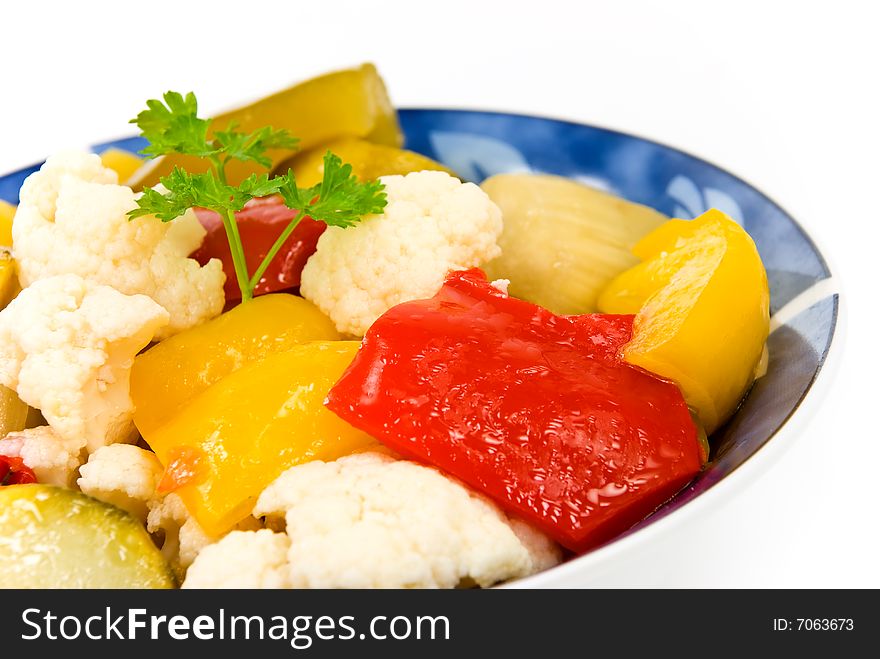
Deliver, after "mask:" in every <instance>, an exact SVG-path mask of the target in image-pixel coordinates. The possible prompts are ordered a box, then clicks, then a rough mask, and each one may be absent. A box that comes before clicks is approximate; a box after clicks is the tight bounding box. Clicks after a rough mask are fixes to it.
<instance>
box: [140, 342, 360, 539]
mask: <svg viewBox="0 0 880 659" xmlns="http://www.w3.org/2000/svg"><path fill="white" fill-rule="evenodd" d="M359 346H360V343H359V342H357V341H328V342H325V341H319V342H313V343H306V344H303V345H301V346H297V347H296V348H293V349H291V350H289V351H287V352H282V353H278V354H274V355H270V356H269V357H266V358H265V359H263V360H262V361H259V362H256V363H254V364H251V365H249V366H247V367H245V368H242V369H240V370H238V371H236V372H234V373H232V374H231V375H229V376H227V377H226V378H224V379H223V380H221V381H220V382H218V383H217V384H215V385H214V386H212V387H210V388H208V389H206V390H205V391H204V392H202V394H201V395H199V396H198V397H196V398H195V399H194V400H192V401H191V402H190V403H189V405H187V406H186V407H185V408H184V409H182V410H181V411H180V412H179V413H178V414H177V415H175V416H174V417H173V418H172V419H171V420H170V421H169V422H168V423H166V424H165V425H163V426H162V427H161V428H158V429H156V430H154V431H152V432H150V433H148V434H146V435H145V439H146V440H147V442H148V443H149V444H150V446H151V447H152V448H153V450H154V451H155V452H156V455H157V456H158V457H159V460H161V461H162V464H163V465H165V466H166V475H167V474H168V471H167V469H168V466H169V462H170V461H171V460H172V459H174V458H175V457H176V456H180V455H189V456H192V455H194V454H195V455H197V456H198V459H197V460H196V461H195V463H190V464H189V465H183V467H184V468H183V470H182V473H188V474H190V475H191V476H192V478H193V480H190V481H189V482H185V483H183V484H182V485H181V486H180V487H178V488H177V489H176V492H177V493H178V494H179V495H180V497H181V498H182V499H183V501H184V503H185V504H186V507H187V509H188V510H189V511H190V513H191V514H192V515H193V516H194V517H195V518H196V520H197V521H198V523H199V525H201V527H202V528H203V529H204V530H205V532H206V533H208V534H209V535H219V534H221V533H223V532H225V531H228V530H229V529H230V528H232V527H233V526H234V525H235V524H236V523H238V522H240V521H241V520H242V519H244V518H245V517H247V515H249V514H250V512H251V510H252V509H253V506H254V503H255V502H256V499H257V497H258V496H259V495H260V493H261V492H262V491H263V490H264V489H265V488H266V486H267V485H269V483H271V482H272V481H273V480H275V479H276V478H277V477H278V476H280V475H281V473H282V472H284V471H285V470H286V469H288V468H290V467H293V466H295V465H298V464H302V463H304V462H309V461H312V460H335V459H337V458H339V457H342V456H344V455H348V454H350V453H355V452H358V451H361V450H364V449H366V448H368V447H371V446H373V445H375V444H376V440H374V439H372V438H371V437H370V436H369V435H367V434H365V433H363V432H361V431H360V430H357V429H356V428H354V427H353V426H350V425H349V424H347V423H346V422H345V421H343V420H342V419H340V418H339V417H338V416H336V415H335V414H333V413H332V412H330V411H329V410H327V409H326V408H325V407H324V404H323V403H324V398H325V397H326V396H327V393H328V391H329V390H330V388H331V387H332V386H333V384H335V382H336V381H337V380H338V379H339V377H340V376H341V375H342V373H343V371H345V369H346V368H347V367H348V365H349V364H350V363H351V360H352V359H354V356H355V353H356V352H357V350H358V347H359ZM178 467H179V465H178Z"/></svg>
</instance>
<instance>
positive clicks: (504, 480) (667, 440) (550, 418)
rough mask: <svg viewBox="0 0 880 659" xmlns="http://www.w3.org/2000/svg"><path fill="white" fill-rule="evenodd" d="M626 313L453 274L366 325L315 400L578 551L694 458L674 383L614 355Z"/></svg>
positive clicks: (671, 486) (631, 517)
mask: <svg viewBox="0 0 880 659" xmlns="http://www.w3.org/2000/svg"><path fill="white" fill-rule="evenodd" d="M632 321H633V317H632V316H614V315H600V314H592V315H582V316H557V315H554V314H552V313H551V312H549V311H547V310H546V309H543V308H541V307H538V306H536V305H534V304H531V303H529V302H524V301H522V300H518V299H515V298H511V297H508V296H506V295H504V294H503V293H501V292H499V291H498V290H496V289H495V288H493V287H492V286H491V285H490V284H489V283H488V282H487V281H486V277H485V275H484V274H483V273H482V271H480V270H477V269H473V270H468V271H462V272H454V273H451V274H450V275H449V276H448V277H447V279H446V283H445V284H444V286H443V288H442V289H441V290H440V292H439V293H438V294H437V295H436V296H435V297H434V298H432V299H430V300H418V301H414V302H407V303H404V304H400V305H398V306H396V307H394V308H392V309H391V310H389V311H388V312H386V313H385V314H384V315H383V316H382V317H381V318H379V320H378V321H376V323H375V324H374V325H373V326H372V327H371V328H370V329H369V331H368V332H367V334H366V336H365V337H364V341H363V344H362V346H361V349H360V351H359V352H358V354H357V356H356V358H355V360H354V361H353V362H352V364H351V366H350V367H349V368H348V370H347V371H346V372H345V373H344V374H343V376H342V378H341V379H340V380H339V382H338V383H337V384H336V385H335V386H334V387H333V388H332V389H331V390H330V393H329V396H328V398H327V403H326V404H327V407H328V408H329V409H331V410H332V411H334V412H335V413H336V414H338V415H339V416H340V417H342V418H343V419H345V420H346V421H348V422H349V423H351V424H352V425H354V426H356V427H357V428H360V429H361V430H364V431H365V432H367V433H369V434H371V435H373V436H374V437H376V438H377V439H379V440H380V441H381V442H383V443H384V444H386V445H387V446H389V447H391V448H392V449H394V450H396V451H398V452H400V453H401V454H403V455H405V456H408V457H410V458H413V459H416V460H419V461H422V462H426V463H428V464H431V465H434V466H436V467H438V468H440V469H441V470H443V471H445V472H448V473H450V474H452V475H453V476H456V477H457V478H459V479H461V480H462V481H464V482H465V483H467V484H469V485H470V486H472V487H473V488H475V489H477V490H479V491H480V492H483V493H484V494H486V495H488V496H489V497H491V498H492V499H494V500H495V501H496V502H497V503H498V504H499V505H500V506H501V507H502V508H505V509H506V510H508V511H510V512H511V513H514V514H517V515H519V516H521V517H523V518H525V519H527V520H529V521H531V522H532V523H533V524H535V525H536V526H538V527H539V528H541V529H543V530H544V531H545V532H546V533H547V534H548V535H550V536H551V537H553V538H555V539H556V540H557V541H558V542H559V543H561V544H562V545H564V546H565V547H567V548H569V549H571V550H574V551H578V552H580V551H584V550H586V549H589V548H591V547H595V546H596V545H599V544H601V543H603V542H605V541H607V540H609V539H611V538H613V537H614V536H615V535H617V534H619V533H620V532H622V531H624V530H626V529H627V528H629V527H631V526H632V525H633V524H635V523H636V522H638V521H639V520H641V519H643V518H644V517H645V516H647V515H648V514H650V513H651V512H652V511H654V510H655V509H656V508H657V507H658V506H659V505H660V504H662V503H663V502H664V501H666V500H667V499H669V498H670V497H672V496H673V495H674V494H675V493H676V492H678V491H679V490H680V489H681V488H682V487H684V485H685V484H687V483H688V481H690V480H691V479H692V478H693V477H694V475H695V474H696V473H697V472H699V470H700V466H701V453H700V446H699V443H698V440H697V431H696V428H695V426H694V423H693V421H692V420H691V416H690V413H689V412H688V408H687V406H686V405H685V402H684V399H683V398H682V395H681V392H680V391H679V390H678V388H677V387H676V386H675V385H674V384H672V383H670V382H667V381H665V380H661V379H660V378H657V377H655V376H653V375H651V374H649V373H647V372H646V371H643V370H641V369H638V368H635V367H633V366H630V365H629V364H626V363H625V362H623V361H622V360H621V359H620V358H619V356H618V351H619V349H620V347H621V346H622V345H623V344H624V343H626V342H627V341H628V340H629V338H630V336H631V333H632Z"/></svg>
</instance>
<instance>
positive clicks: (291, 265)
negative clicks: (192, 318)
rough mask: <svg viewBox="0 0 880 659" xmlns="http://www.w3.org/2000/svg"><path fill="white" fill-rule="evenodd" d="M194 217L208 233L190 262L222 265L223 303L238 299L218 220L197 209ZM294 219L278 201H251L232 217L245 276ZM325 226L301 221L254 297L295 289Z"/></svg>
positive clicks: (277, 199)
mask: <svg viewBox="0 0 880 659" xmlns="http://www.w3.org/2000/svg"><path fill="white" fill-rule="evenodd" d="M196 215H197V216H198V218H199V221H200V222H201V223H202V226H203V227H205V229H207V231H208V235H206V236H205V240H204V242H203V243H202V246H201V247H200V248H199V249H197V250H196V251H195V252H193V254H192V258H194V259H195V260H196V261H198V262H199V263H200V264H202V265H204V264H205V263H207V262H208V261H210V260H211V259H212V258H217V259H220V260H221V261H222V262H223V271H224V272H225V273H226V286H225V289H224V290H225V292H226V299H227V300H239V299H241V291H240V290H239V288H238V281H237V280H236V278H235V267H234V266H233V264H232V255H231V253H230V251H229V241H228V240H227V238H226V231H225V230H224V228H223V222H221V220H220V216H219V215H218V214H217V213H215V212H214V211H209V210H206V209H204V208H197V209H196ZM294 217H296V211H294V210H291V209H289V208H288V207H287V206H285V205H284V202H283V201H282V200H281V198H280V197H277V196H275V197H265V198H263V199H254V200H253V201H251V202H249V203H248V204H247V206H245V207H244V208H243V209H242V210H240V211H239V212H238V213H236V214H235V219H236V221H237V222H238V231H239V233H240V234H241V242H242V244H243V245H244V251H245V260H246V261H247V266H248V272H250V273H253V272H254V271H256V269H257V268H258V267H259V266H260V263H262V261H263V257H264V256H266V253H267V252H268V251H269V248H270V247H272V244H273V243H274V242H275V240H276V239H277V238H278V236H279V235H281V232H282V231H284V229H285V228H286V227H287V225H288V223H289V222H290V221H291V220H292V219H293V218H294ZM326 228H327V225H326V224H324V223H323V222H318V221H316V220H313V219H312V218H310V217H304V218H303V219H302V221H300V223H299V224H298V225H297V226H296V228H295V229H294V230H293V233H291V234H290V237H289V238H288V239H287V240H285V241H284V245H282V247H281V250H280V251H279V252H278V254H277V256H275V258H274V259H273V260H272V263H271V265H269V267H268V268H267V269H266V272H265V274H263V277H262V278H261V279H260V283H259V284H257V287H256V289H255V291H254V294H255V295H263V294H264V293H272V292H274V291H281V290H285V289H288V288H294V287H296V286H299V277H300V274H301V273H302V269H303V267H305V264H306V261H307V260H308V259H309V257H310V256H311V255H312V254H314V253H315V249H316V248H317V244H318V238H320V237H321V234H322V233H324V229H326Z"/></svg>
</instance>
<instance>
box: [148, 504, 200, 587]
mask: <svg viewBox="0 0 880 659" xmlns="http://www.w3.org/2000/svg"><path fill="white" fill-rule="evenodd" d="M148 505H149V508H150V512H149V514H148V515H147V531H149V532H150V533H161V534H162V535H163V536H164V540H163V542H162V554H163V555H164V556H165V560H167V561H168V563H169V564H170V565H171V566H172V567H173V568H174V569H175V571H176V572H177V575H178V576H179V577H182V576H183V575H184V574H185V573H186V570H187V568H188V567H189V566H190V565H191V564H192V562H193V561H194V560H195V558H196V556H198V554H199V552H201V551H202V549H204V548H205V547H207V546H208V545H210V544H211V543H213V542H216V541H217V538H212V537H211V536H209V535H208V534H207V533H205V532H204V530H202V527H201V526H199V523H198V522H197V521H196V519H195V517H192V516H191V515H190V514H189V511H188V510H187V509H186V506H185V505H184V503H183V500H182V499H181V498H180V497H179V496H177V495H176V494H174V493H173V492H172V493H171V494H167V495H166V496H164V497H161V496H157V497H155V498H154V499H153V500H151V501H150V502H149V504H148Z"/></svg>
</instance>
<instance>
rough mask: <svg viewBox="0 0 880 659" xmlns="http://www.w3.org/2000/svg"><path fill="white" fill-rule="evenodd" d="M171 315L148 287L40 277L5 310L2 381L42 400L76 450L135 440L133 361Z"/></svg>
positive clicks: (0, 322) (34, 401)
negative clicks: (143, 290)
mask: <svg viewBox="0 0 880 659" xmlns="http://www.w3.org/2000/svg"><path fill="white" fill-rule="evenodd" d="M167 322H168V312H167V311H165V309H163V308H162V307H160V306H159V305H158V304H156V303H155V302H154V301H153V300H151V299H150V298H149V297H147V296H146V295H123V294H122V293H120V292H119V291H117V290H115V289H113V288H110V287H109V286H100V285H98V284H95V283H93V282H89V281H86V280H84V279H83V278H82V277H79V276H77V275H60V276H57V277H50V278H49V279H42V280H40V281H38V282H37V283H35V284H33V285H32V286H29V287H28V288H26V289H24V290H23V291H22V292H21V293H19V294H18V297H16V298H15V299H14V300H13V301H12V302H11V303H10V304H9V306H7V307H6V308H5V309H3V311H0V384H3V385H4V386H6V387H9V388H10V389H14V390H15V391H16V393H17V394H18V397H19V398H21V400H23V401H24V402H25V403H27V404H28V405H30V406H31V407H36V408H38V409H39V410H40V411H41V412H42V413H43V416H44V417H45V418H46V421H48V422H49V425H50V426H51V427H52V429H53V430H54V431H55V432H56V433H57V434H58V436H59V437H60V438H61V439H62V440H63V442H64V446H65V449H66V450H67V451H68V452H69V453H70V454H72V455H73V454H78V453H79V450H80V449H82V448H83V447H86V448H88V451H89V452H90V453H91V452H93V451H95V450H96V449H97V448H99V447H101V446H105V445H107V444H112V443H115V442H125V441H130V440H131V439H133V437H134V434H135V430H134V424H133V423H132V412H133V405H132V402H131V398H130V397H129V376H130V373H131V366H132V361H133V359H134V356H135V355H136V354H137V353H138V351H139V350H140V349H141V348H143V347H144V346H145V345H147V343H149V341H150V338H151V337H152V336H153V335H154V334H155V333H156V330H157V329H158V328H160V327H162V326H163V325H165V324H166V323H167Z"/></svg>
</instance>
